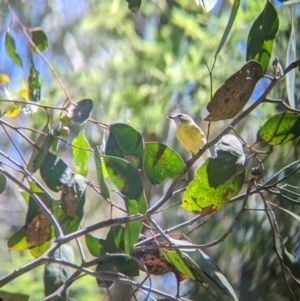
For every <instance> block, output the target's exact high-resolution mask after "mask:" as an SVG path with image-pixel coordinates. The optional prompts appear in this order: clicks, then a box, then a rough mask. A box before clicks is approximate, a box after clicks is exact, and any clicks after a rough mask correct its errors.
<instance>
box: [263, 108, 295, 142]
mask: <svg viewBox="0 0 300 301" xmlns="http://www.w3.org/2000/svg"><path fill="white" fill-rule="evenodd" d="M299 136H300V115H299V114H297V113H291V112H283V113H278V114H276V115H274V116H272V117H271V118H269V119H268V120H267V121H266V123H265V124H264V125H263V126H262V127H261V128H260V129H259V131H258V133H257V141H265V142H267V143H269V144H270V145H280V144H284V143H287V142H289V141H291V140H293V139H295V138H297V137H299Z"/></svg>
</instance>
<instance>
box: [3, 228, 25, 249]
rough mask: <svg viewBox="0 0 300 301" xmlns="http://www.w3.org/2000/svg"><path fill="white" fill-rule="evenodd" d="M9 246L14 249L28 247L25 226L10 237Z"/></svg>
mask: <svg viewBox="0 0 300 301" xmlns="http://www.w3.org/2000/svg"><path fill="white" fill-rule="evenodd" d="M7 246H8V248H9V249H10V250H14V251H23V250H27V249H28V245H27V241H26V229H25V226H23V227H22V228H21V229H20V230H19V231H17V232H16V233H14V235H13V236H12V237H11V238H9V239H8V241H7Z"/></svg>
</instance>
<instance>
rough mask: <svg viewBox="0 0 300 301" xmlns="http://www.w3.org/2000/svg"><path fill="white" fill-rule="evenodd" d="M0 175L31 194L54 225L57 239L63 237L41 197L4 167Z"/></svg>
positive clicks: (0, 168)
mask: <svg viewBox="0 0 300 301" xmlns="http://www.w3.org/2000/svg"><path fill="white" fill-rule="evenodd" d="M0 173H2V174H4V175H5V176H6V177H7V178H8V179H10V180H11V181H13V182H14V183H16V184H17V185H18V187H20V188H22V189H23V190H24V191H26V192H27V193H29V194H30V196H31V197H32V199H33V200H34V201H35V202H36V204H37V205H38V206H39V207H40V208H41V210H42V211H43V212H44V213H45V214H46V215H47V217H48V218H49V219H50V221H51V223H52V224H53V226H54V228H55V232H56V236H57V237H63V231H62V229H61V227H60V225H59V223H58V221H57V220H56V218H55V217H54V215H53V214H52V212H51V211H50V210H49V209H48V207H47V206H46V205H45V204H44V202H43V201H42V200H41V199H40V198H39V196H38V195H37V194H35V193H33V192H32V191H31V190H30V189H29V188H27V187H26V186H25V185H24V184H23V183H21V182H20V181H19V180H18V179H16V178H15V177H14V176H12V175H11V174H10V173H9V172H7V171H6V170H4V169H3V168H2V167H0Z"/></svg>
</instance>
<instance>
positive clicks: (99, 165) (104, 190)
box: [94, 148, 110, 199]
mask: <svg viewBox="0 0 300 301" xmlns="http://www.w3.org/2000/svg"><path fill="white" fill-rule="evenodd" d="M94 158H95V164H96V170H97V178H98V184H99V186H100V192H101V195H102V196H103V198H104V199H110V189H109V187H108V186H107V184H106V182H105V179H104V178H105V177H104V169H105V165H104V162H103V161H102V159H101V154H100V151H99V149H98V148H95V151H94Z"/></svg>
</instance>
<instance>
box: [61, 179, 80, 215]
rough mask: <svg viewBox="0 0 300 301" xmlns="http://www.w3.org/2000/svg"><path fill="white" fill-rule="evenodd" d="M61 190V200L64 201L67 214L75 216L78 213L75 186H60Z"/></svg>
mask: <svg viewBox="0 0 300 301" xmlns="http://www.w3.org/2000/svg"><path fill="white" fill-rule="evenodd" d="M60 190H61V200H62V203H63V205H64V206H63V207H64V209H65V211H66V214H67V216H69V217H70V218H72V219H73V218H74V217H75V215H76V205H77V197H76V193H75V191H74V189H73V187H68V186H67V185H62V186H61V187H60Z"/></svg>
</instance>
